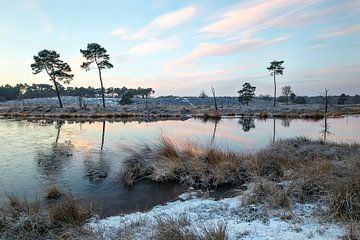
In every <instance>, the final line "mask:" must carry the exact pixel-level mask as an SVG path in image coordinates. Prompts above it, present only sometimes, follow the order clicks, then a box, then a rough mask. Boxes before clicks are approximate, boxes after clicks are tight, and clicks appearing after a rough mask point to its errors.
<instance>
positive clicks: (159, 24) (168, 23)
mask: <svg viewBox="0 0 360 240" xmlns="http://www.w3.org/2000/svg"><path fill="white" fill-rule="evenodd" d="M195 13H196V7H195V6H189V7H185V8H182V9H179V10H177V11H174V12H169V13H165V14H163V15H160V16H158V17H156V18H155V19H154V20H153V21H151V22H150V23H149V24H148V25H147V26H146V27H144V28H142V29H140V30H139V31H138V32H136V33H134V34H130V35H126V36H124V39H128V40H143V39H152V38H154V36H155V35H156V31H159V30H162V29H169V28H173V27H176V26H178V25H180V24H182V23H184V22H186V21H188V20H189V19H190V18H191V17H193V16H194V15H195Z"/></svg>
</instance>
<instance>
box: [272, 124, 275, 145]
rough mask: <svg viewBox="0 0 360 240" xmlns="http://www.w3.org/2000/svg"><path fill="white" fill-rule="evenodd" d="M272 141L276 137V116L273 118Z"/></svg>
mask: <svg viewBox="0 0 360 240" xmlns="http://www.w3.org/2000/svg"><path fill="white" fill-rule="evenodd" d="M273 122H274V123H273V140H272V141H273V142H275V139H276V118H273Z"/></svg>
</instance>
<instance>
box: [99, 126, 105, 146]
mask: <svg viewBox="0 0 360 240" xmlns="http://www.w3.org/2000/svg"><path fill="white" fill-rule="evenodd" d="M104 137H105V121H103V127H102V135H101V148H100V149H101V151H102V150H103V148H104Z"/></svg>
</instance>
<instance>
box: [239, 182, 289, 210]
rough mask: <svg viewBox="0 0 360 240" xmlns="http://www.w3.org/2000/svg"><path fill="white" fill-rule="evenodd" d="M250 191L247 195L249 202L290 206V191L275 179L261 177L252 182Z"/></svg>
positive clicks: (273, 206)
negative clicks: (274, 180)
mask: <svg viewBox="0 0 360 240" xmlns="http://www.w3.org/2000/svg"><path fill="white" fill-rule="evenodd" d="M248 192H249V194H247V195H246V196H245V202H246V203H247V204H264V205H267V206H269V207H272V208H289V207H290V198H289V193H287V192H286V191H285V190H284V189H283V188H282V186H280V185H279V184H276V183H275V182H273V181H270V180H267V179H263V178H259V179H258V180H256V181H255V182H253V183H251V184H250V187H249V189H248Z"/></svg>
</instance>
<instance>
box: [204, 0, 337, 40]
mask: <svg viewBox="0 0 360 240" xmlns="http://www.w3.org/2000/svg"><path fill="white" fill-rule="evenodd" d="M319 2H321V0H302V1H300V0H293V1H287V0H274V1H265V0H263V1H248V2H246V3H245V4H240V5H237V6H235V7H233V8H231V10H227V11H224V12H222V13H221V14H220V15H219V16H218V19H217V20H216V21H214V22H212V23H210V24H208V25H206V26H204V27H203V28H201V29H200V32H201V33H204V34H207V35H208V36H212V37H218V38H224V37H226V38H232V39H234V38H248V37H250V36H252V35H253V34H255V33H257V32H259V31H263V30H266V29H270V28H273V27H294V26H299V25H303V24H306V23H311V22H314V21H316V20H319V19H324V18H325V17H327V16H329V15H330V14H332V13H334V12H335V8H327V9H316V10H309V9H308V8H310V7H312V6H314V5H316V4H318V3H319Z"/></svg>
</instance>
